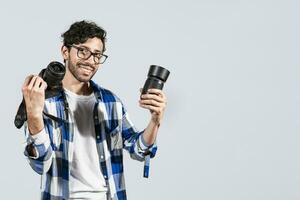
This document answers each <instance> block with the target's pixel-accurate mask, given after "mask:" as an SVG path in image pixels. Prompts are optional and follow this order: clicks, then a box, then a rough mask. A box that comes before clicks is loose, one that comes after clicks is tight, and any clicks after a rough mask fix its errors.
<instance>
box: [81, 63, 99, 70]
mask: <svg viewBox="0 0 300 200" xmlns="http://www.w3.org/2000/svg"><path fill="white" fill-rule="evenodd" d="M80 65H81V66H80ZM82 65H83V66H88V67H90V68H92V69H93V70H94V69H95V67H94V65H92V64H90V63H86V62H78V63H77V66H78V67H82Z"/></svg>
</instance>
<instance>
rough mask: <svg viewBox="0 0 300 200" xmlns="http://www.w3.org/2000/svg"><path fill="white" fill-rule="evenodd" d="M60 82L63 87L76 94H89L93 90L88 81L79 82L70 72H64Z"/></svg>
mask: <svg viewBox="0 0 300 200" xmlns="http://www.w3.org/2000/svg"><path fill="white" fill-rule="evenodd" d="M62 83H63V87H64V88H66V89H67V90H69V91H71V92H73V93H75V94H78V95H90V94H91V93H92V92H93V89H92V88H91V84H90V83H89V82H80V81H78V80H77V79H76V78H75V77H74V76H73V75H72V74H71V73H66V74H65V77H64V79H63V80H62Z"/></svg>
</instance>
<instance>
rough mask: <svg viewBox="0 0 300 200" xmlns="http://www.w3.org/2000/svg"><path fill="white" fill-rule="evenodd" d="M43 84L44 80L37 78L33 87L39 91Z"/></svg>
mask: <svg viewBox="0 0 300 200" xmlns="http://www.w3.org/2000/svg"><path fill="white" fill-rule="evenodd" d="M42 82H43V79H41V78H40V77H37V78H36V79H35V83H34V85H33V89H34V90H39V89H40V87H41V85H42Z"/></svg>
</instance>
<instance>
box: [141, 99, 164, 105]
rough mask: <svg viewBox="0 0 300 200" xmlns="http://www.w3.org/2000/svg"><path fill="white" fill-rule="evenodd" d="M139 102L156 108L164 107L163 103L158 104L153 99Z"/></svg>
mask: <svg viewBox="0 0 300 200" xmlns="http://www.w3.org/2000/svg"><path fill="white" fill-rule="evenodd" d="M139 102H140V104H145V105H152V106H155V107H162V106H163V104H162V103H159V102H157V101H155V100H152V99H148V100H140V101H139Z"/></svg>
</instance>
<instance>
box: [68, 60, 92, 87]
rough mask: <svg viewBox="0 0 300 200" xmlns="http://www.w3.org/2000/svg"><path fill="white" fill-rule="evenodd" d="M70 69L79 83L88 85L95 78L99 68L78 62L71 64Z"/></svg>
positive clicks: (69, 64)
mask: <svg viewBox="0 0 300 200" xmlns="http://www.w3.org/2000/svg"><path fill="white" fill-rule="evenodd" d="M68 69H69V71H70V72H71V74H72V75H73V76H74V77H75V78H76V79H77V80H78V81H79V82H84V83H86V82H89V81H90V80H91V79H92V78H93V76H94V75H95V73H96V72H97V69H98V68H97V67H95V66H93V65H91V64H89V63H87V62H81V61H78V62H77V63H72V62H69V63H68Z"/></svg>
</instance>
